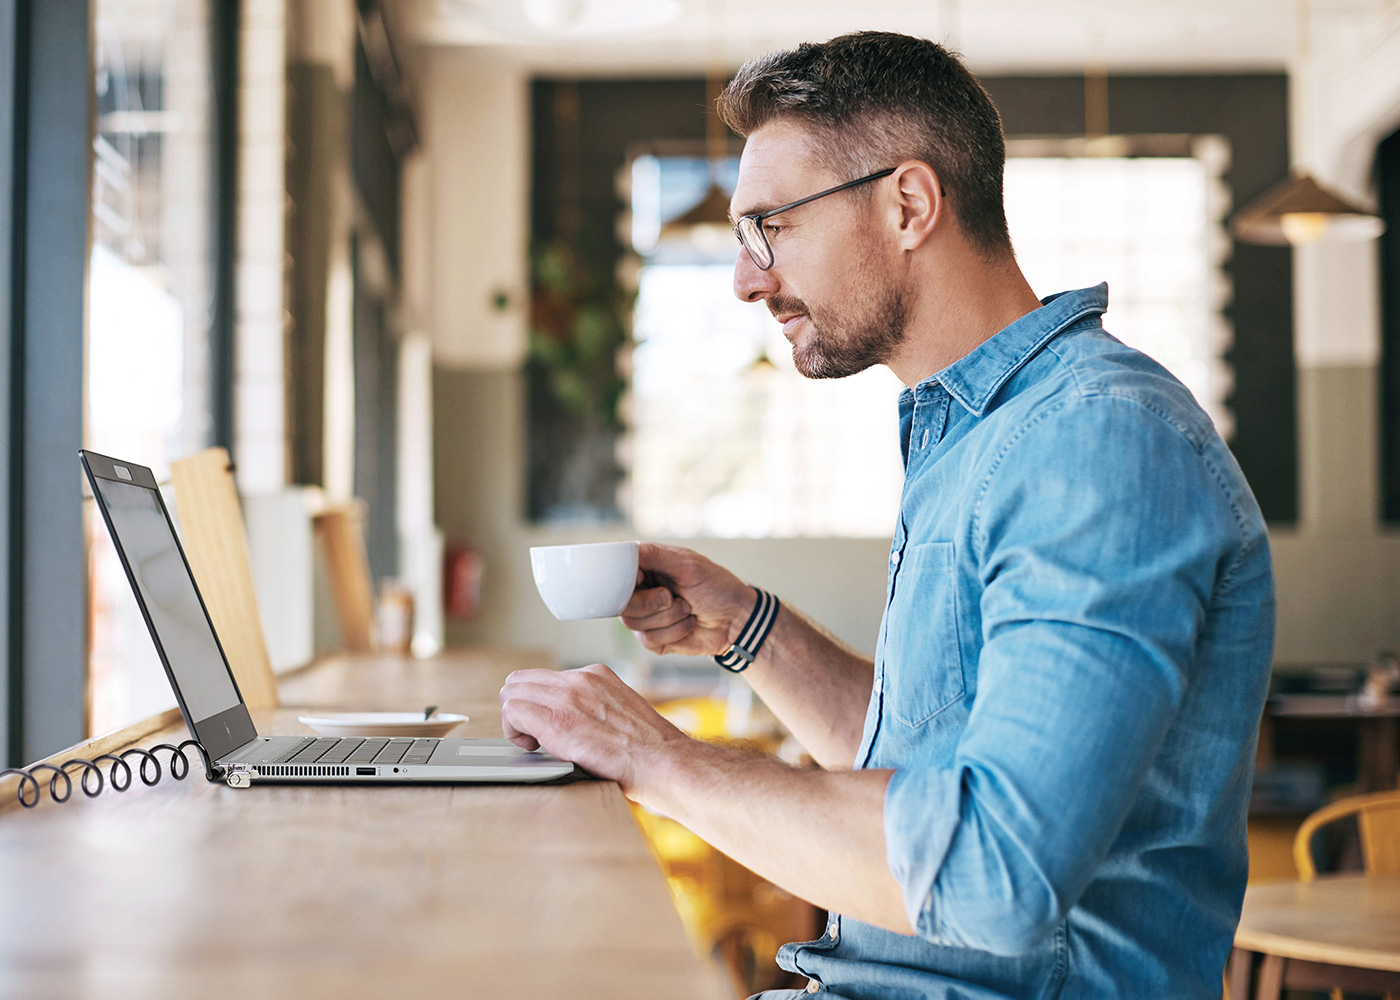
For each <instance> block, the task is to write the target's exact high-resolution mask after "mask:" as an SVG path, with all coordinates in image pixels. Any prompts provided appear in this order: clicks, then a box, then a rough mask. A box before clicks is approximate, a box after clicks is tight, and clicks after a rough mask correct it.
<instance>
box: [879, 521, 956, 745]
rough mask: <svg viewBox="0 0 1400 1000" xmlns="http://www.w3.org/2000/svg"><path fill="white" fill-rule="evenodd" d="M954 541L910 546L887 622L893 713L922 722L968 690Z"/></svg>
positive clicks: (887, 674)
mask: <svg viewBox="0 0 1400 1000" xmlns="http://www.w3.org/2000/svg"><path fill="white" fill-rule="evenodd" d="M954 566H955V562H954V554H953V543H952V542H925V543H924V544H922V545H911V546H910V547H909V548H907V549H905V551H904V555H903V556H902V558H901V559H900V565H899V569H898V572H897V574H896V576H895V581H894V592H893V594H892V595H891V597H890V608H889V618H888V620H887V623H886V632H885V647H884V667H885V681H884V683H885V688H886V691H885V697H886V698H887V700H888V701H889V704H890V714H891V715H893V716H894V718H895V719H897V720H898V721H899V722H902V723H903V724H904V725H906V726H922V725H923V724H924V723H926V722H928V721H929V720H930V719H932V718H933V717H934V716H935V715H937V714H938V713H939V712H941V711H943V709H945V708H947V707H948V706H949V705H952V704H954V703H955V702H957V701H958V700H960V699H961V698H962V696H963V693H964V691H965V690H966V683H965V681H964V679H963V664H962V647H961V644H960V643H959V641H958V616H957V602H956V592H957V577H956V573H955V571H954Z"/></svg>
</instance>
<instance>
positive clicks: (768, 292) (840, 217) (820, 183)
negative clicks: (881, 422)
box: [730, 121, 905, 378]
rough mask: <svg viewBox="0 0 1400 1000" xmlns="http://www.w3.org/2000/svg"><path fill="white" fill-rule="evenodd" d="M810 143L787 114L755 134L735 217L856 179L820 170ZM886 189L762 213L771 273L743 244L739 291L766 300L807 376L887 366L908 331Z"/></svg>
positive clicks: (752, 299) (751, 298) (736, 278)
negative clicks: (885, 223) (886, 218)
mask: <svg viewBox="0 0 1400 1000" xmlns="http://www.w3.org/2000/svg"><path fill="white" fill-rule="evenodd" d="M810 142H811V140H810V139H809V138H808V135H807V133H806V132H805V131H804V130H802V129H801V128H799V127H798V126H796V125H793V124H790V123H786V122H781V121H780V122H774V123H772V124H770V125H765V126H764V127H763V128H761V129H759V130H758V131H756V132H754V133H753V134H752V135H751V136H749V140H748V142H747V143H746V144H745V146H744V155H743V158H742V159H741V160H740V163H739V184H738V187H736V188H735V190H734V197H733V199H732V200H731V201H730V208H731V210H732V212H733V214H734V216H735V218H738V217H739V216H740V215H748V214H751V213H754V212H765V211H768V210H770V209H773V208H777V207H778V206H780V205H785V204H787V203H788V202H791V201H796V200H797V199H799V198H805V197H807V196H808V195H811V194H815V193H816V192H818V191H822V190H824V189H826V188H829V187H832V186H834V185H836V184H840V183H842V182H844V181H848V180H852V178H850V177H836V176H834V175H833V174H832V173H831V172H830V171H829V170H827V169H826V168H824V167H822V166H821V165H820V164H819V163H818V162H817V160H816V158H815V157H814V156H813V155H812V153H811V145H810ZM873 183H874V184H876V185H883V184H889V183H890V179H889V178H884V179H882V180H879V181H874V182H873ZM880 193H881V192H880V190H879V189H878V188H877V190H876V191H874V192H871V196H870V197H869V198H864V197H861V196H860V195H859V194H852V193H849V192H844V191H843V192H840V193H838V194H834V195H830V196H828V197H826V198H821V199H818V200H817V201H813V202H810V203H808V204H806V205H802V206H800V207H798V208H795V209H792V210H791V211H789V212H784V213H783V214H782V215H775V216H773V217H772V218H771V219H767V220H765V222H764V223H763V225H764V227H765V233H766V235H767V237H768V243H769V246H771V247H772V249H773V266H772V267H770V268H769V269H768V270H767V271H762V270H759V268H758V266H757V265H755V264H754V262H753V260H752V259H751V258H750V257H749V255H748V253H747V251H745V250H743V249H742V248H740V250H739V255H738V258H737V259H736V261H735V264H734V294H735V295H737V296H738V297H739V298H741V299H743V300H744V301H745V302H758V301H762V302H764V303H765V304H766V305H767V306H768V311H769V312H771V313H772V314H773V316H774V318H776V319H777V320H778V321H779V322H780V323H782V324H783V335H784V336H785V337H786V338H787V339H788V342H789V343H790V344H792V359H793V363H794V364H796V366H797V370H798V371H799V372H801V373H802V374H803V375H805V376H807V377H808V378H843V377H845V376H847V375H854V374H855V373H856V372H860V371H864V370H865V369H867V368H869V367H871V366H872V365H876V364H882V363H885V362H887V361H888V359H889V357H890V355H891V354H892V352H893V351H894V349H895V348H896V347H897V346H898V345H899V343H900V342H901V340H902V339H903V337H904V323H905V304H904V297H903V294H902V293H901V290H900V288H899V286H898V284H897V283H896V281H895V280H894V276H893V274H892V265H893V264H894V263H895V260H896V258H897V254H895V253H894V252H893V251H892V247H891V245H890V239H889V237H888V235H887V234H886V233H885V232H884V231H883V230H882V229H881V228H880V225H879V222H880V220H881V219H882V217H883V216H882V213H881V212H879V210H878V207H877V206H878V205H879V202H880V200H881V199H880Z"/></svg>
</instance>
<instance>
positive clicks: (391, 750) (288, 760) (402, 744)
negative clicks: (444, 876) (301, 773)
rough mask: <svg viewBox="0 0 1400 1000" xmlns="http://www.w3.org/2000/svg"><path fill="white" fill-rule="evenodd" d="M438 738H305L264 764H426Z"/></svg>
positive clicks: (438, 741) (435, 747) (437, 742)
mask: <svg viewBox="0 0 1400 1000" xmlns="http://www.w3.org/2000/svg"><path fill="white" fill-rule="evenodd" d="M441 742H442V741H441V740H440V739H414V740H411V739H384V738H382V737H375V738H372V739H361V738H359V737H354V736H347V737H344V738H337V737H333V736H332V737H324V736H323V737H320V738H314V737H310V736H308V737H306V738H304V739H302V740H300V741H298V742H296V743H294V744H292V745H291V746H290V747H288V748H287V749H286V750H283V751H282V752H281V753H280V754H278V755H277V756H276V757H273V758H272V759H271V760H267V761H264V762H263V763H266V764H426V763H428V758H429V757H431V756H432V755H433V751H434V750H435V749H437V745H438V744H439V743H441Z"/></svg>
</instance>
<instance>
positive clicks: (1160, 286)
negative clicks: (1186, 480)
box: [630, 137, 1230, 537]
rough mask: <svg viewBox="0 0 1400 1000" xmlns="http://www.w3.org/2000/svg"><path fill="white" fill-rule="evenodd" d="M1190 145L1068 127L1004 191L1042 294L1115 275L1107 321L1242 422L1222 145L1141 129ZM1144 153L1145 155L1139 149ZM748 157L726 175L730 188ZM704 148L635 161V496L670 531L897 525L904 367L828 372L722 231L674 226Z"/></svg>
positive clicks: (859, 532)
mask: <svg viewBox="0 0 1400 1000" xmlns="http://www.w3.org/2000/svg"><path fill="white" fill-rule="evenodd" d="M1145 145H1146V147H1147V148H1148V150H1149V151H1152V152H1154V153H1160V152H1162V151H1163V149H1164V148H1166V150H1167V151H1168V152H1173V153H1174V154H1175V155H1168V156H1163V155H1151V156H1131V155H1128V156H1111V157H1102V156H1093V157H1090V156H1083V155H1070V154H1072V153H1074V152H1076V151H1077V150H1075V149H1074V148H1073V147H1071V146H1070V145H1069V144H1068V143H1065V142H1058V141H1055V140H1049V141H1041V140H1036V141H1033V142H1028V143H1026V142H1023V143H1020V144H1017V143H1014V142H1013V143H1011V144H1010V148H1011V152H1012V153H1013V154H1017V153H1020V154H1031V155H1013V156H1012V158H1011V159H1010V160H1009V161H1008V164H1007V171H1006V206H1007V218H1008V224H1009V225H1010V228H1011V236H1012V241H1013V243H1014V245H1015V247H1016V252H1017V258H1018V260H1019V262H1020V265H1021V268H1022V270H1023V271H1024V272H1025V274H1026V277H1027V280H1029V281H1030V283H1031V286H1032V288H1034V289H1035V291H1036V294H1038V295H1041V296H1044V295H1047V294H1050V293H1052V292H1057V291H1063V290H1065V289H1069V288H1078V287H1083V286H1085V285H1092V284H1097V283H1098V282H1100V281H1107V282H1108V283H1109V288H1110V306H1109V312H1108V314H1107V315H1106V317H1105V325H1106V326H1107V328H1108V329H1109V331H1110V332H1112V333H1113V334H1114V335H1116V336H1117V337H1119V339H1121V340H1123V341H1124V342H1126V343H1128V344H1131V345H1132V346H1134V347H1137V348H1139V349H1140V350H1143V351H1145V352H1146V353H1148V354H1150V355H1152V356H1153V357H1154V358H1156V359H1157V360H1158V361H1160V362H1161V363H1162V364H1163V365H1164V366H1166V367H1167V368H1168V369H1169V370H1171V371H1172V372H1173V373H1174V374H1176V376H1177V377H1178V378H1180V379H1181V380H1182V381H1183V382H1184V383H1185V384H1186V385H1187V386H1188V388H1190V389H1191V391H1192V392H1193V393H1195V394H1196V397H1197V399H1198V400H1200V401H1201V403H1202V406H1203V407H1204V408H1205V409H1206V411H1207V412H1208V413H1209V414H1210V415H1211V417H1212V419H1213V420H1214V421H1215V422H1216V425H1217V426H1218V427H1219V428H1220V429H1221V431H1222V433H1225V434H1226V435H1227V436H1228V433H1229V430H1230V414H1229V412H1228V410H1227V408H1226V406H1225V399H1226V396H1227V394H1228V391H1229V372H1228V369H1227V368H1226V367H1225V365H1224V363H1223V361H1222V360H1221V355H1222V352H1223V350H1224V349H1225V347H1226V346H1227V345H1228V339H1229V338H1228V327H1227V326H1226V324H1225V321H1224V320H1223V318H1222V316H1221V313H1220V310H1221V307H1222V306H1223V305H1224V303H1225V301H1226V299H1227V297H1228V286H1227V283H1226V281H1225V279H1224V277H1223V275H1222V273H1221V271H1220V267H1219V265H1220V263H1221V262H1222V261H1223V259H1224V257H1225V255H1226V253H1227V250H1228V247H1229V245H1230V244H1229V240H1228V238H1227V237H1226V235H1225V232H1224V229H1223V227H1222V224H1221V223H1222V219H1223V215H1224V211H1225V208H1226V200H1227V199H1226V197H1225V195H1224V194H1223V186H1222V184H1221V181H1220V173H1221V171H1222V170H1223V168H1224V164H1225V160H1226V157H1227V152H1228V151H1227V150H1226V148H1225V147H1224V143H1223V141H1222V140H1216V139H1199V140H1196V141H1194V142H1190V143H1188V142H1187V140H1185V139H1184V138H1181V137H1167V139H1166V140H1161V139H1157V140H1156V141H1151V140H1149V141H1146V143H1145ZM1128 151H1129V152H1133V151H1134V150H1133V149H1132V148H1131V147H1129V149H1128ZM736 175H737V162H735V161H730V162H728V163H726V164H724V165H723V167H722V168H721V169H719V170H718V171H716V176H717V177H718V180H719V182H720V183H721V184H722V185H726V186H727V187H728V188H729V189H731V190H732V186H733V182H734V178H735V176H736ZM710 177H711V171H710V169H709V168H708V166H707V164H706V163H705V161H703V160H701V159H698V158H694V157H689V158H687V157H662V156H651V155H648V156H640V157H637V158H636V159H635V160H634V161H633V162H632V166H631V174H630V182H631V198H632V219H631V226H632V239H633V245H634V246H635V247H636V248H637V250H638V251H639V253H641V254H642V255H643V264H642V266H641V268H640V271H639V275H638V288H639V291H638V299H637V307H636V315H635V322H634V338H635V340H636V347H635V349H634V351H633V355H632V376H631V383H632V396H631V413H630V423H631V426H632V428H633V433H632V439H631V443H630V457H631V483H630V506H631V515H632V520H633V523H634V525H635V526H636V528H637V530H638V532H640V533H643V534H648V535H663V536H674V537H694V536H712V537H792V536H844V537H885V536H888V535H889V534H890V533H891V532H892V530H893V526H894V519H895V515H896V511H897V508H898V503H899V495H900V488H901V483H902V479H903V474H902V469H901V465H900V457H899V451H898V443H897V434H896V426H897V409H896V399H897V396H898V393H899V390H900V388H901V387H900V384H899V381H898V380H897V379H896V378H895V377H894V375H893V374H892V373H891V372H889V371H888V369H885V368H883V367H879V368H875V369H872V370H870V371H866V372H863V373H861V374H860V375H857V376H854V377H852V378H847V379H839V380H833V381H813V380H809V379H805V378H803V377H802V376H801V375H799V374H798V373H797V371H796V369H795V368H794V367H793V364H792V359H791V350H790V348H789V346H788V344H787V342H786V340H784V338H783V336H782V333H781V331H780V329H779V327H778V325H777V324H776V323H775V322H774V321H773V320H772V318H771V317H770V316H769V314H768V313H767V311H766V310H764V309H761V308H758V307H755V306H753V305H750V304H746V303H743V302H740V301H739V300H737V299H736V298H735V297H734V295H733V293H732V291H731V280H732V273H733V265H734V254H735V253H736V252H737V247H736V245H735V243H734V240H733V237H732V236H731V235H730V234H729V233H728V232H727V230H726V231H723V232H719V231H714V232H710V233H708V234H707V233H706V232H705V231H704V230H702V231H700V232H699V233H692V234H691V236H690V238H688V239H684V240H681V239H676V240H668V238H667V236H666V233H665V230H664V228H663V225H662V223H663V220H666V219H670V218H674V217H676V216H678V215H680V214H682V213H683V212H685V211H686V210H687V209H688V208H689V207H690V206H691V205H692V204H694V203H695V202H697V201H698V200H699V199H700V197H701V196H702V194H703V193H704V191H705V189H706V185H707V184H708V183H709V180H710Z"/></svg>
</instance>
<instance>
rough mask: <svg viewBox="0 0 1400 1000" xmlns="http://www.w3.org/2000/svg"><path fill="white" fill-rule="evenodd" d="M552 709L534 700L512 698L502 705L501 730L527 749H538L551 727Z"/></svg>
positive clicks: (508, 737) (517, 744) (507, 737)
mask: <svg viewBox="0 0 1400 1000" xmlns="http://www.w3.org/2000/svg"><path fill="white" fill-rule="evenodd" d="M550 715H551V713H550V711H549V710H548V709H546V708H543V707H541V706H539V705H536V704H534V703H533V702H529V701H523V700H521V699H518V698H511V699H510V700H508V701H506V702H505V703H504V704H502V705H501V732H502V733H503V734H504V735H505V738H506V739H508V740H510V741H511V742H512V743H514V744H515V745H516V746H518V747H523V748H524V749H526V750H538V749H539V748H540V747H541V746H542V745H543V743H542V741H541V740H540V737H541V736H546V735H547V734H546V730H548V729H549V728H550V726H549V720H550Z"/></svg>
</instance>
